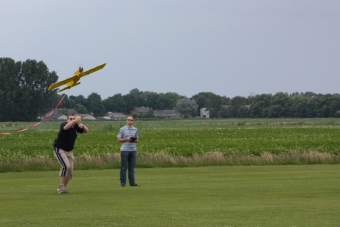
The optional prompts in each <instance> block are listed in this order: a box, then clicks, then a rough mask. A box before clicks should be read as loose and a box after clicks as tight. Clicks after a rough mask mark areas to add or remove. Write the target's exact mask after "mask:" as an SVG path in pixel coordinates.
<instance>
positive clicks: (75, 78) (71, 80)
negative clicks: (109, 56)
mask: <svg viewBox="0 0 340 227" xmlns="http://www.w3.org/2000/svg"><path fill="white" fill-rule="evenodd" d="M105 65H106V63H103V64H101V65H98V66H96V67H94V68H92V69H89V70H86V71H84V72H80V71H76V72H75V73H74V76H72V77H69V78H67V79H65V80H61V81H58V82H56V83H54V84H51V85H50V87H49V88H48V90H49V91H50V90H52V89H54V88H57V87H60V86H62V85H66V87H64V88H63V89H61V90H59V92H61V91H64V90H66V89H70V88H71V87H74V86H76V85H79V84H80V82H77V81H78V80H79V79H80V78H81V77H83V76H86V75H89V74H90V73H93V72H95V71H98V70H100V69H102V68H104V67H105Z"/></svg>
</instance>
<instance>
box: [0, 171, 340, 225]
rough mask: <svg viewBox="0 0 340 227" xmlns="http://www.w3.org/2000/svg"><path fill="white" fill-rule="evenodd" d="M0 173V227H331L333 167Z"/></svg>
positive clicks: (334, 219)
mask: <svg viewBox="0 0 340 227" xmlns="http://www.w3.org/2000/svg"><path fill="white" fill-rule="evenodd" d="M118 172H119V170H117V169H116V170H94V171H92V170H77V171H75V172H74V178H73V179H72V181H70V184H69V186H68V189H69V191H70V194H66V195H59V194H57V191H56V188H57V185H58V171H42V172H41V171H40V172H34V171H33V172H32V171H26V172H21V173H13V172H10V173H1V174H0V177H1V193H0V201H1V206H0V226H339V225H340V216H339V210H340V203H339V197H340V171H339V166H338V165H280V166H220V167H195V168H190V167H189V168H137V169H136V180H137V183H139V184H140V187H129V186H127V187H124V188H122V187H120V185H119V180H118Z"/></svg>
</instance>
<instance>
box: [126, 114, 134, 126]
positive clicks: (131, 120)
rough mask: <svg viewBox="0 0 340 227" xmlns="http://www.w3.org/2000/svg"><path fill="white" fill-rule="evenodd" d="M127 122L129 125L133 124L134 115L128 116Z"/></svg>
mask: <svg viewBox="0 0 340 227" xmlns="http://www.w3.org/2000/svg"><path fill="white" fill-rule="evenodd" d="M126 124H127V125H129V126H132V125H133V117H132V116H127V118H126Z"/></svg>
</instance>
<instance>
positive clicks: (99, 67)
mask: <svg viewBox="0 0 340 227" xmlns="http://www.w3.org/2000/svg"><path fill="white" fill-rule="evenodd" d="M105 65H106V63H103V64H101V65H98V66H96V67H93V68H92V69H89V70H86V71H84V72H82V73H80V74H79V76H80V77H83V76H86V75H89V74H90V73H94V72H95V71H98V70H100V69H102V68H104V67H105Z"/></svg>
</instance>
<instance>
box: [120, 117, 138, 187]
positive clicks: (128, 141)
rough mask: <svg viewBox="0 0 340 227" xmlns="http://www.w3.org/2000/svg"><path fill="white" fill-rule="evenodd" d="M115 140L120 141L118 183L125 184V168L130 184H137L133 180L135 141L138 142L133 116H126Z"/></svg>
mask: <svg viewBox="0 0 340 227" xmlns="http://www.w3.org/2000/svg"><path fill="white" fill-rule="evenodd" d="M117 141H118V142H119V143H122V145H121V147H120V157H121V167H120V185H121V186H122V187H124V186H125V185H126V169H128V177H129V184H130V186H138V184H136V182H135V165H136V157H137V150H136V143H138V130H137V128H135V127H134V126H133V117H132V116H128V117H127V118H126V125H125V126H124V127H121V128H120V129H119V133H118V135H117Z"/></svg>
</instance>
